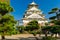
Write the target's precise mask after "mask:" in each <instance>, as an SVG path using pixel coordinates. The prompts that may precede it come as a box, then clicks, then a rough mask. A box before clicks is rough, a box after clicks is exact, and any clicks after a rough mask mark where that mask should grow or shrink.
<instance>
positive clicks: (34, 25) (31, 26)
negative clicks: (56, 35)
mask: <svg viewBox="0 0 60 40" xmlns="http://www.w3.org/2000/svg"><path fill="white" fill-rule="evenodd" d="M37 29H39V25H38V22H37V21H36V20H33V21H31V22H29V23H28V24H27V26H26V30H27V31H33V30H37Z"/></svg>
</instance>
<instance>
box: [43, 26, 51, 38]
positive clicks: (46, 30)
mask: <svg viewBox="0 0 60 40" xmlns="http://www.w3.org/2000/svg"><path fill="white" fill-rule="evenodd" d="M50 30H51V26H44V27H43V28H42V32H43V33H44V34H45V36H46V37H47V34H48V33H49V32H50Z"/></svg>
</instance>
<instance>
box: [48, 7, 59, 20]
mask: <svg viewBox="0 0 60 40" xmlns="http://www.w3.org/2000/svg"><path fill="white" fill-rule="evenodd" d="M59 12H60V9H58V8H53V9H52V10H51V11H50V12H49V14H53V13H55V14H56V16H52V17H50V18H49V19H54V20H55V19H57V20H60V13H59Z"/></svg>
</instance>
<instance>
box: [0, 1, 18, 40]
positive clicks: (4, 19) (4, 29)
mask: <svg viewBox="0 0 60 40" xmlns="http://www.w3.org/2000/svg"><path fill="white" fill-rule="evenodd" d="M12 11H13V8H12V7H10V5H7V4H6V3H2V2H0V34H1V36H2V40H4V39H5V35H11V34H16V33H17V32H16V30H15V27H14V26H15V24H16V21H15V20H14V17H13V16H11V15H10V14H7V13H10V12H12Z"/></svg>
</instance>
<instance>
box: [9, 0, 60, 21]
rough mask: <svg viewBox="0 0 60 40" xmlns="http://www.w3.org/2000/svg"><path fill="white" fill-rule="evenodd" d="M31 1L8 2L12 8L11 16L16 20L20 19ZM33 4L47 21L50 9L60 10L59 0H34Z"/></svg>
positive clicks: (15, 0)
mask: <svg viewBox="0 0 60 40" xmlns="http://www.w3.org/2000/svg"><path fill="white" fill-rule="evenodd" d="M32 1H33V0H10V5H11V6H12V7H13V8H14V11H13V12H12V13H11V14H12V15H13V16H14V18H15V19H16V20H21V19H22V17H23V15H24V12H25V10H26V9H27V7H28V5H29V4H30V3H31V2H32ZM34 2H35V3H36V4H38V5H39V9H40V10H42V11H43V13H44V14H45V18H47V19H48V18H49V17H50V16H52V15H49V14H48V12H49V11H50V10H51V9H52V8H56V7H57V8H60V0H34Z"/></svg>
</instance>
